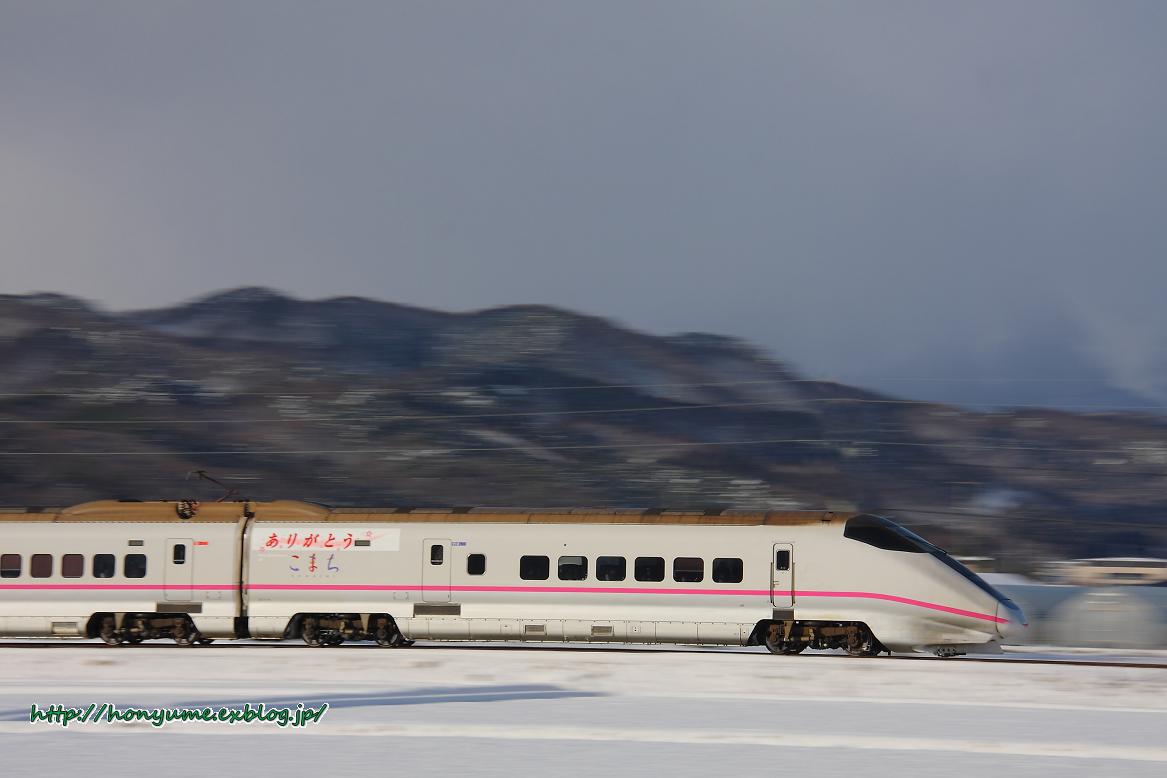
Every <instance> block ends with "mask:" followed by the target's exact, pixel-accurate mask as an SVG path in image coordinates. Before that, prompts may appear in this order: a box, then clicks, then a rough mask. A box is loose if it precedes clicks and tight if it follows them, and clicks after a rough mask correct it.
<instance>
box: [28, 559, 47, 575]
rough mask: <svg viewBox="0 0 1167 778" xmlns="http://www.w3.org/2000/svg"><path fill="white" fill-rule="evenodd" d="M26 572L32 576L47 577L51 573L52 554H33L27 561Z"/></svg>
mask: <svg viewBox="0 0 1167 778" xmlns="http://www.w3.org/2000/svg"><path fill="white" fill-rule="evenodd" d="M28 574H29V575H31V576H32V577H33V578H48V577H50V576H51V575H52V574H53V555H52V554H33V555H32V559H31V560H30V561H29V565H28Z"/></svg>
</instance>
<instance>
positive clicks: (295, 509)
mask: <svg viewBox="0 0 1167 778" xmlns="http://www.w3.org/2000/svg"><path fill="white" fill-rule="evenodd" d="M180 505H182V503H181V502H179V501H167V502H123V501H118V500H100V501H97V502H87V503H82V504H81V505H74V506H72V507H69V508H0V522H16V521H21V522H28V521H36V522H151V523H153V522H159V523H170V522H173V523H175V524H186V523H203V524H205V523H233V522H237V521H239V519H241V518H242V516H243V511H244V508H245V506H246V507H247V508H248V509H249V510H251V511H253V512H254V514H255V518H256V520H258V521H281V520H284V521H303V520H309V521H316V522H349V523H353V522H365V521H387V522H393V523H395V524H405V523H424V522H445V523H470V522H473V523H483V524H690V525H691V524H702V525H720V526H749V525H761V524H771V525H786V526H790V525H797V524H821V523H835V522H842V521H845V520H847V519H849V518H851V517H852V516H855V515H856V514H855V513H851V512H844V513H838V512H833V511H746V510H723V511H681V510H667V509H643V508H405V507H383V508H382V507H375V508H373V507H371V508H329V507H327V506H324V505H317V504H315V503H309V502H300V501H298V500H276V501H273V502H247V503H244V502H241V501H237V502H212V503H202V504H200V505H198V506H197V509H196V511H195V514H194V516H193V517H191V518H189V519H184V518H181V517H180V516H179V514H178V509H179V507H180Z"/></svg>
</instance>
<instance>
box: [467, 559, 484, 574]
mask: <svg viewBox="0 0 1167 778" xmlns="http://www.w3.org/2000/svg"><path fill="white" fill-rule="evenodd" d="M466 572H467V573H468V574H470V575H482V574H483V573H485V572H486V554H471V555H470V556H468V557H466Z"/></svg>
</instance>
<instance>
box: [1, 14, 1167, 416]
mask: <svg viewBox="0 0 1167 778" xmlns="http://www.w3.org/2000/svg"><path fill="white" fill-rule="evenodd" d="M1165 35H1167V3H1164V2H1160V1H1158V0H1155V1H1152V2H1121V1H1112V0H1106V1H1100V2H1091V3H1082V2H1071V1H1070V0H1051V1H1049V2H1037V1H1035V0H1026V1H1025V2H1018V1H1017V0H1009V1H1008V2H1000V3H994V2H976V3H968V2H939V1H933V0H929V1H927V2H887V1H883V2H858V1H856V2H849V3H836V2H826V1H825V0H807V2H776V1H775V2H725V1H724V0H719V1H718V2H712V1H710V2H701V3H686V2H679V0H669V1H668V2H659V3H658V2H633V1H632V0H620V1H619V2H598V1H597V0H586V1H585V0H579V1H578V2H573V3H562V2H549V1H548V0H533V1H532V2H506V1H503V0H494V1H493V2H469V1H467V2H435V1H434V0H426V1H425V2H420V1H419V2H409V3H404V2H373V3H357V2H328V3H316V2H306V1H304V2H292V1H291V0H280V1H279V2H259V1H257V0H250V1H249V2H229V3H220V2H210V1H209V0H198V1H197V2H189V3H187V2H161V1H160V0H141V2H133V3H125V2H114V1H112V0H103V2H100V3H90V2H72V3H63V2H46V0H28V1H27V2H18V1H16V0H0V252H2V254H0V257H2V258H0V263H2V264H0V268H2V272H3V284H2V285H0V287H2V290H3V291H6V292H15V293H22V292H27V291H33V290H51V291H59V292H64V293H69V294H75V295H79V296H83V297H86V298H89V299H93V300H96V301H98V302H100V303H102V304H104V305H106V306H108V307H112V308H118V309H120V308H128V307H146V306H155V305H158V304H170V303H173V302H177V301H180V300H184V299H187V298H189V297H192V296H196V295H199V294H203V293H205V292H208V291H211V290H215V289H222V288H226V287H232V286H238V285H244V284H248V285H250V284H258V285H265V286H271V287H274V288H278V289H281V290H284V291H287V292H290V293H293V294H297V295H300V296H307V297H323V296H331V295H337V294H358V295H364V296H369V297H375V298H381V299H386V300H394V301H399V302H405V303H411V304H416V305H423V306H432V307H439V308H444V309H452V310H466V309H473V308H481V307H486V306H493V305H500V304H508V303H524V302H539V303H550V304H555V305H562V306H567V307H571V308H574V309H578V310H581V311H585V312H589V313H596V314H601V315H605V316H610V317H614V318H615V319H617V320H618V321H620V322H621V323H624V324H626V325H629V326H633V327H636V328H640V329H646V330H648V331H651V332H661V333H663V332H674V331H687V330H703V331H712V332H719V333H723V334H730V335H739V336H743V337H746V338H749V339H750V340H752V341H755V342H757V343H759V344H761V345H763V346H765V347H766V348H768V349H770V350H772V351H773V352H774V353H775V354H777V355H779V356H780V357H782V358H784V359H787V360H790V361H791V362H793V363H794V365H795V366H796V367H798V368H799V369H801V370H802V371H804V372H806V373H809V374H811V375H815V376H833V377H837V378H840V379H844V380H850V381H860V382H865V383H868V384H875V385H880V386H886V385H888V384H887V382H888V381H892V380H894V379H896V378H902V377H920V378H943V377H960V376H974V375H975V376H981V377H985V376H989V377H992V376H1014V377H1022V376H1025V377H1037V378H1043V377H1065V376H1071V377H1078V376H1081V375H1087V374H1090V375H1093V373H1091V372H1090V371H1091V370H1099V371H1102V373H1104V374H1105V375H1107V376H1108V377H1110V378H1111V379H1112V380H1113V381H1114V382H1115V383H1116V384H1117V385H1119V386H1122V387H1125V388H1127V389H1130V390H1133V391H1136V392H1140V393H1142V394H1144V395H1145V396H1147V397H1153V398H1156V399H1157V400H1159V401H1167V357H1165V354H1164V348H1163V346H1164V340H1165V338H1164V334H1165V333H1167V304H1165V303H1164V301H1163V297H1164V293H1165V290H1167V252H1165V249H1167V207H1165V206H1167V197H1165V195H1167V150H1165V149H1167V126H1165V124H1167V123H1165V121H1164V120H1165V117H1167V87H1165V86H1164V78H1165V76H1167V46H1165V45H1164V36H1165ZM1084 365H1085V366H1086V367H1083V366H1084ZM881 382H882V383H881Z"/></svg>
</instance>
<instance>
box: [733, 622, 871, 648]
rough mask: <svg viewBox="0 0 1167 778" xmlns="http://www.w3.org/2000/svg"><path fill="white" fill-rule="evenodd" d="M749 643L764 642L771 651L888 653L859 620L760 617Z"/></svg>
mask: <svg viewBox="0 0 1167 778" xmlns="http://www.w3.org/2000/svg"><path fill="white" fill-rule="evenodd" d="M749 645H764V646H765V647H766V648H767V650H769V651H770V653H772V654H801V653H802V652H803V651H805V650H806V649H808V648H813V649H816V650H820V651H821V650H829V649H842V650H844V651H846V652H847V653H848V654H849V655H850V656H877V655H879V654H880V653H882V652H884V651H887V653H889V654H890V653H891V652H890V651H888V649H887V648H885V647H884V645H883V644H882V643H880V642H879V641H878V640H877V639H876V637H875V635H873V634H872V633H871V630H870V629H868V627H867V625H866V624H863V623H861V622H843V621H838V622H821V621H764V622H761V623H760V624H758V626H757V628H756V629H755V630H754V634H753V636H752V637H751V638H750V642H749Z"/></svg>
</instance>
